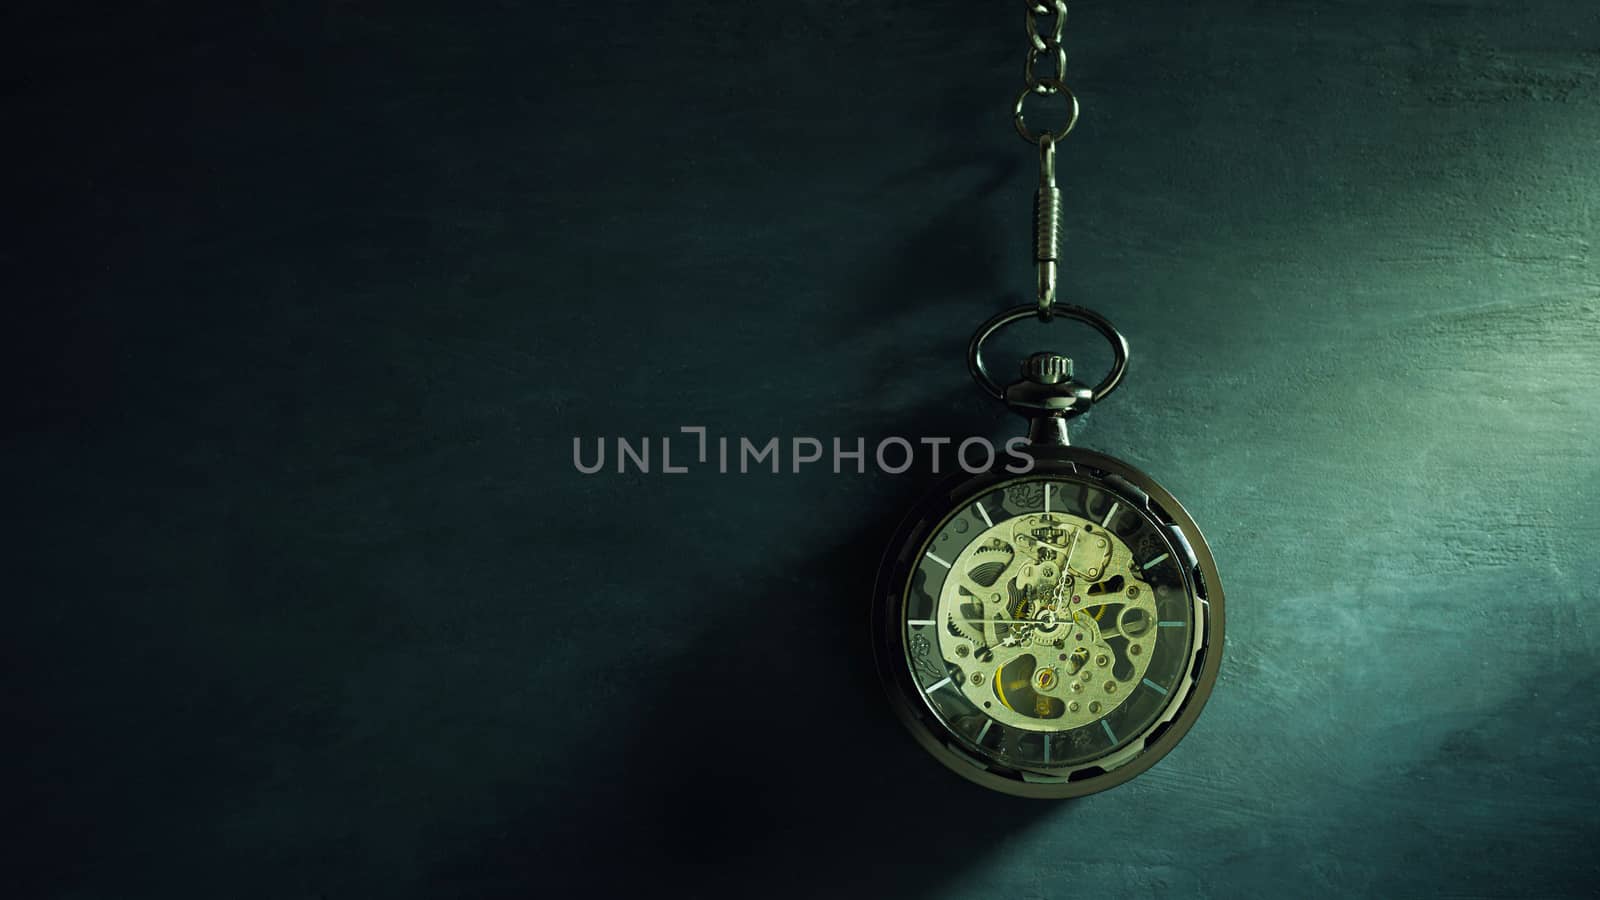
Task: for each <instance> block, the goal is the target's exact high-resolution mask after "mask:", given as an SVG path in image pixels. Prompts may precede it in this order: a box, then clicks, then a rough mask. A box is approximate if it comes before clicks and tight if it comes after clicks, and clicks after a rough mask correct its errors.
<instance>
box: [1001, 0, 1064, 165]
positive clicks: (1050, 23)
mask: <svg viewBox="0 0 1600 900" xmlns="http://www.w3.org/2000/svg"><path fill="white" fill-rule="evenodd" d="M1023 5H1024V6H1025V7H1026V8H1027V12H1028V54H1027V57H1026V58H1025V59H1024V60H1023V66H1022V80H1023V82H1024V84H1025V86H1024V87H1023V89H1022V93H1020V94H1018V95H1017V103H1016V106H1015V107H1014V109H1013V110H1012V114H1011V119H1012V122H1013V124H1015V125H1016V127H1017V134H1019V135H1021V136H1022V139H1023V140H1025V141H1027V142H1028V143H1030V144H1038V143H1041V142H1042V141H1043V139H1044V137H1045V136H1047V135H1048V136H1049V137H1050V138H1051V139H1052V140H1057V141H1059V140H1061V139H1062V138H1064V137H1066V136H1067V132H1069V131H1071V130H1072V126H1074V125H1076V124H1077V123H1078V98H1077V97H1076V96H1074V95H1073V93H1072V91H1071V90H1070V89H1068V88H1067V85H1066V83H1065V82H1064V81H1063V79H1064V78H1066V75H1067V50H1066V48H1065V47H1063V46H1062V45H1061V35H1062V32H1063V30H1064V29H1065V28H1066V26H1067V4H1066V0H1048V2H1045V0H1023ZM1045 57H1049V58H1050V59H1051V62H1052V63H1054V65H1055V71H1053V72H1051V73H1050V74H1049V75H1040V74H1039V72H1038V71H1037V70H1038V66H1039V61H1040V60H1041V59H1043V58H1045ZM1034 94H1037V95H1039V96H1042V97H1054V96H1060V97H1061V98H1062V100H1063V101H1065V103H1066V107H1067V123H1066V124H1065V125H1063V126H1061V127H1060V128H1059V129H1057V130H1055V131H1045V132H1040V133H1035V132H1034V131H1033V130H1032V129H1030V128H1029V127H1028V123H1027V120H1026V117H1025V115H1024V112H1023V107H1025V106H1026V105H1027V102H1028V97H1029V96H1031V95H1034Z"/></svg>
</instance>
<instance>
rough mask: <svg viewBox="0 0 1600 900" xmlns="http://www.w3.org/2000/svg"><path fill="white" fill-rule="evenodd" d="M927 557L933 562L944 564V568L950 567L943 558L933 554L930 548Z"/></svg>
mask: <svg viewBox="0 0 1600 900" xmlns="http://www.w3.org/2000/svg"><path fill="white" fill-rule="evenodd" d="M928 558H929V559H931V560H933V561H934V562H936V563H938V564H939V565H941V566H944V567H945V568H946V569H948V568H950V564H949V563H947V562H945V561H944V560H942V559H940V558H939V557H937V556H934V555H933V551H932V550H929V551H928Z"/></svg>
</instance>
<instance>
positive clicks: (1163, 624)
mask: <svg viewBox="0 0 1600 900" xmlns="http://www.w3.org/2000/svg"><path fill="white" fill-rule="evenodd" d="M1156 625H1158V626H1160V627H1161V628H1182V627H1183V623H1182V622H1173V621H1166V622H1157V623H1156Z"/></svg>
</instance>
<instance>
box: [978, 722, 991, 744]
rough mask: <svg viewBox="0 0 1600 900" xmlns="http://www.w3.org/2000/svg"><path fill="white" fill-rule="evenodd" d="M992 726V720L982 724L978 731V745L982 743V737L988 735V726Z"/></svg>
mask: <svg viewBox="0 0 1600 900" xmlns="http://www.w3.org/2000/svg"><path fill="white" fill-rule="evenodd" d="M993 724H994V720H993V719H990V720H988V721H987V722H984V723H983V727H982V728H980V729H978V743H980V744H981V743H983V736H984V735H986V734H988V733H989V726H991V725H993Z"/></svg>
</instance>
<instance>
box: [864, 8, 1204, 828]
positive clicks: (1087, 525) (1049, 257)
mask: <svg viewBox="0 0 1600 900" xmlns="http://www.w3.org/2000/svg"><path fill="white" fill-rule="evenodd" d="M1042 9H1044V7H1043V6H1040V7H1034V6H1030V7H1029V13H1028V17H1029V34H1030V37H1032V36H1034V35H1039V34H1052V33H1053V34H1054V35H1055V39H1056V40H1057V41H1058V39H1059V36H1060V21H1061V19H1063V18H1064V15H1065V11H1064V8H1063V7H1062V6H1061V5H1060V4H1059V3H1057V4H1055V6H1054V10H1055V11H1056V14H1057V19H1056V27H1055V29H1054V30H1053V32H1052V31H1050V30H1049V29H1040V28H1039V27H1038V23H1037V22H1036V17H1037V16H1039V15H1042V13H1041V10H1042ZM1035 46H1037V44H1036V45H1035ZM1055 46H1057V47H1059V43H1058V42H1057V43H1056V44H1055ZM1035 55H1036V54H1035V53H1031V52H1030V54H1029V80H1030V87H1029V88H1028V89H1027V90H1025V91H1024V94H1023V96H1022V97H1021V98H1019V99H1018V101H1017V112H1016V121H1017V126H1018V131H1019V132H1020V133H1022V135H1023V137H1024V138H1027V139H1029V140H1030V141H1032V142H1034V143H1037V144H1039V147H1040V154H1041V157H1040V158H1041V169H1040V172H1041V178H1040V188H1039V192H1038V195H1037V196H1036V200H1035V203H1036V215H1035V219H1036V227H1037V229H1038V234H1037V235H1036V263H1037V265H1038V268H1039V302H1038V304H1037V305H1036V306H1035V305H1028V306H1019V307H1016V308H1014V309H1011V310H1007V311H1006V312H1003V313H1001V314H999V315H997V316H995V317H994V318H992V319H990V320H989V321H987V322H985V323H984V324H983V325H982V326H980V327H979V328H978V330H977V332H976V333H975V334H974V335H973V337H972V340H971V343H970V344H969V347H968V352H967V363H968V368H969V370H970V371H971V373H972V376H973V378H974V379H975V380H976V381H977V382H978V384H979V385H980V386H981V387H983V389H984V390H985V391H987V392H988V393H989V394H990V395H991V396H993V397H995V398H996V399H999V400H1001V401H1003V402H1004V403H1005V404H1006V406H1008V407H1009V408H1010V409H1011V410H1013V411H1014V412H1017V413H1020V414H1021V415H1023V416H1025V417H1026V418H1027V419H1028V420H1029V423H1030V424H1029V432H1028V443H1027V444H1026V445H1025V446H1024V447H1022V448H1020V451H1019V452H1020V454H1021V455H1022V457H1023V458H1025V459H1026V460H1027V462H1028V463H1029V465H1019V464H1018V463H1017V462H1011V463H1008V464H1007V465H1005V466H1001V465H1000V464H999V463H996V464H995V466H994V467H993V468H992V469H991V470H989V471H986V472H983V473H982V474H978V475H968V476H963V477H960V478H957V479H956V480H952V481H947V482H945V483H944V484H942V485H940V486H939V487H938V488H936V489H935V490H934V491H933V492H932V493H930V494H929V495H928V496H926V497H924V498H923V499H922V501H921V502H920V503H918V504H917V505H916V506H914V507H913V508H912V509H911V511H910V512H909V513H908V514H907V515H906V517H905V519H904V521H903V522H902V523H901V525H900V527H899V528H898V530H897V531H896V533H895V535H894V536H893V538H892V539H891V541H890V544H889V549H888V551H887V553H886V554H885V557H884V561H883V565H882V566H881V568H880V571H879V575H878V579H877V584H876V587H875V590H874V597H873V605H872V632H873V634H872V637H873V648H874V653H875V656H876V658H877V665H878V671H879V675H880V677H881V679H882V681H883V683H884V686H885V688H886V690H887V691H888V694H889V697H890V700H891V704H892V706H893V707H894V709H895V712H896V713H897V714H898V716H899V718H900V719H901V720H902V721H903V722H904V723H905V725H906V726H907V727H908V728H909V729H910V730H911V733H912V735H913V736H915V738H916V739H917V741H918V742H919V743H921V744H922V746H923V747H924V748H925V749H926V750H927V751H928V752H929V753H931V754H933V756H934V757H935V758H937V759H938V760H939V761H940V762H942V763H944V764H945V765H946V766H948V767H949V768H950V769H952V770H954V771H955V772H956V773H957V774H959V775H962V776H964V777H966V778H968V779H970V780H971V781H974V782H977V783H978V784H980V785H983V786H985V787H988V788H992V789H994V790H997V791H1002V792H1005V793H1009V794H1017V795H1021V796H1028V797H1045V798H1052V797H1054V798H1064V797H1075V796H1081V795H1084V794H1090V793H1094V792H1096V791H1101V790H1104V789H1106V788H1110V787H1114V786H1116V785H1118V784H1121V783H1123V782H1125V781H1127V780H1128V779H1130V778H1133V777H1134V776H1136V775H1138V774H1139V773H1141V772H1143V771H1145V770H1147V769H1149V768H1150V767H1151V766H1152V765H1154V764H1155V763H1156V762H1157V761H1158V760H1159V759H1161V757H1163V756H1164V755H1166V754H1167V753H1168V752H1169V751H1171V749H1172V748H1173V746H1174V745H1176V744H1177V743H1178V741H1179V740H1180V739H1181V738H1182V737H1183V736H1184V734H1185V733H1187V732H1188V731H1189V729H1190V727H1191V726H1192V725H1193V724H1194V722H1195V719H1196V718H1197V717H1198V716H1199V714H1200V710H1201V708H1202V707H1203V706H1204V705H1205V702H1206V699H1207V697H1208V696H1209V695H1210V693H1211V689H1212V687H1213V685H1215V683H1216V680H1217V671H1218V668H1219V666H1220V665H1221V662H1222V647H1223V594H1222V583H1221V580H1220V578H1219V577H1218V574H1217V566H1216V561H1215V560H1214V559H1213V558H1212V555H1211V550H1210V548H1209V547H1208V546H1207V545H1206V541H1205V538H1204V537H1203V536H1202V535H1201V534H1200V530H1199V528H1198V527H1197V526H1196V525H1195V522H1194V520H1193V519H1192V518H1191V517H1190V516H1189V513H1188V512H1187V511H1186V510H1185V509H1184V508H1183V506H1182V504H1180V503H1179V502H1178V500H1177V498H1175V497H1173V496H1172V494H1171V493H1170V492H1169V491H1167V490H1166V489H1165V488H1163V487H1162V486H1161V485H1160V484H1159V483H1157V482H1156V481H1155V479H1153V478H1151V477H1150V476H1149V475H1146V474H1145V473H1144V472H1142V471H1140V470H1139V469H1137V468H1135V467H1134V466H1132V465H1130V464H1128V463H1126V462H1123V461H1122V460H1120V459H1117V458H1116V457H1114V456H1110V455H1108V454H1105V453H1099V452H1096V451H1092V450H1087V449H1083V448H1079V447H1074V446H1072V445H1071V443H1070V442H1069V440H1068V435H1067V427H1066V423H1067V422H1068V420H1070V419H1072V418H1073V417H1075V416H1078V415H1081V414H1082V413H1084V412H1086V411H1087V410H1088V409H1089V408H1090V407H1091V406H1093V405H1094V404H1095V403H1098V402H1099V401H1101V400H1103V399H1104V398H1105V397H1106V396H1107V395H1109V394H1110V393H1111V392H1112V391H1113V390H1115V389H1116V387H1117V386H1118V385H1119V384H1120V383H1121V381H1122V377H1123V374H1124V373H1125V372H1126V370H1127V365H1128V344H1127V340H1126V339H1125V338H1124V337H1123V335H1122V334H1121V333H1120V332H1119V331H1117V329H1116V328H1115V327H1113V326H1112V324H1111V323H1110V322H1109V321H1107V320H1106V319H1105V317H1103V316H1101V315H1100V314H1099V313H1097V312H1094V311H1093V310H1090V309H1086V308H1083V307H1079V306H1071V305H1066V304H1062V303H1057V302H1056V300H1055V281H1056V278H1055V276H1056V272H1055V267H1056V261H1055V247H1056V234H1057V231H1058V228H1059V217H1060V194H1059V191H1057V190H1056V188H1055V170H1054V150H1055V142H1056V140H1058V139H1059V138H1060V137H1062V136H1064V135H1065V133H1066V131H1068V130H1070V128H1071V121H1069V122H1068V124H1067V125H1066V126H1065V127H1064V128H1062V129H1060V130H1059V131H1058V132H1054V133H1046V134H1043V135H1034V134H1033V133H1032V132H1030V131H1029V130H1028V129H1027V128H1026V125H1025V123H1024V122H1023V120H1022V104H1023V102H1024V100H1026V99H1027V97H1028V96H1029V95H1030V94H1032V93H1035V91H1034V89H1033V87H1032V86H1031V85H1032V82H1033V81H1034V79H1033V77H1032V66H1033V59H1034V57H1035ZM1041 80H1043V81H1048V82H1050V84H1049V85H1048V86H1049V87H1051V88H1052V90H1051V91H1049V92H1048V93H1053V94H1062V95H1064V96H1065V97H1066V99H1067V100H1068V102H1069V104H1070V109H1071V112H1072V120H1075V119H1076V111H1077V103H1076V100H1073V99H1072V97H1071V94H1070V92H1068V91H1067V90H1066V88H1065V86H1064V85H1062V84H1061V83H1060V80H1059V78H1055V79H1041ZM1034 317H1037V318H1039V319H1041V320H1044V321H1059V320H1069V321H1078V322H1082V323H1084V324H1086V325H1089V326H1090V327H1092V328H1093V329H1095V330H1096V331H1097V332H1099V333H1100V335H1102V336H1103V337H1105V338H1106V340H1107V341H1109V342H1110V344H1111V347H1112V353H1113V361H1112V365H1111V369H1110V371H1109V373H1108V374H1107V375H1106V376H1105V377H1104V378H1103V379H1102V380H1101V381H1100V382H1099V383H1098V384H1097V385H1095V386H1093V387H1091V386H1088V385H1086V384H1084V383H1082V382H1080V381H1077V380H1076V379H1075V378H1074V377H1073V367H1072V362H1071V360H1070V359H1068V358H1067V357H1065V356H1062V355H1060V354H1057V353H1053V352H1041V353H1035V354H1033V355H1031V356H1029V357H1027V358H1026V359H1025V360H1023V361H1022V366H1021V373H1020V377H1019V379H1018V380H1017V381H1016V382H1014V383H1012V384H1010V385H1009V386H1005V387H1002V386H1000V385H999V384H998V383H996V382H995V381H994V379H993V378H992V377H991V376H990V374H989V372H988V369H987V367H986V365H985V363H984V359H983V346H984V343H985V342H986V341H987V340H988V339H989V338H990V337H991V336H992V335H993V334H994V333H995V332H997V331H998V330H1000V329H1001V328H1004V327H1006V326H1007V325H1011V324H1013V323H1015V322H1020V321H1023V320H1025V319H1030V318H1034Z"/></svg>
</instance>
